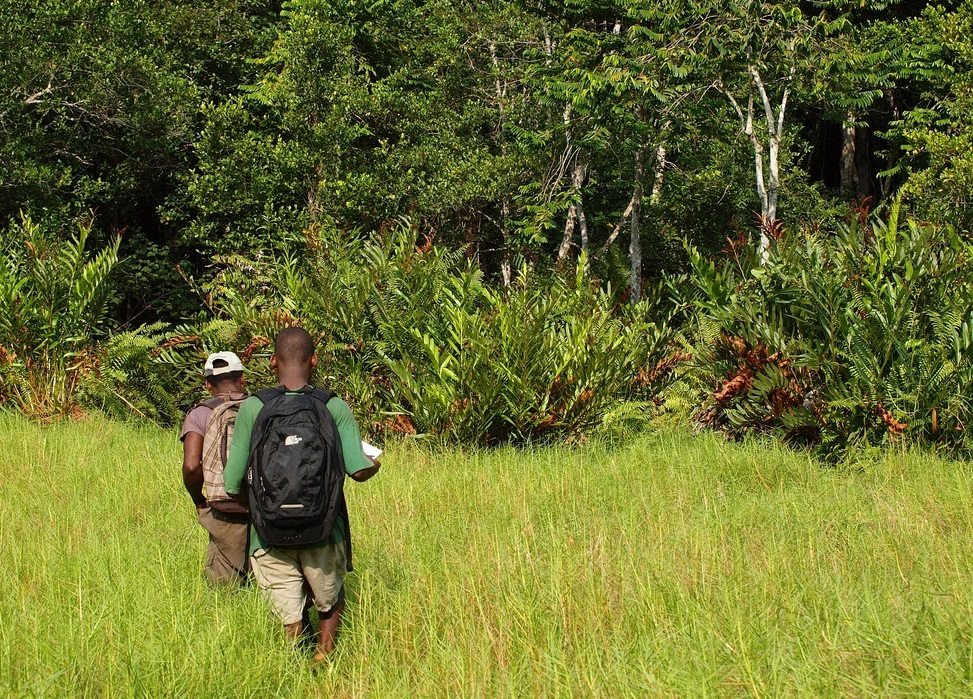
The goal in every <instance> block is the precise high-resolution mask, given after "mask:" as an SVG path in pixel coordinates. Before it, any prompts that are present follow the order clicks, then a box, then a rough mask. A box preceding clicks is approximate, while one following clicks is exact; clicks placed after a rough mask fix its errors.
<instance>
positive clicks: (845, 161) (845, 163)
mask: <svg viewBox="0 0 973 699" xmlns="http://www.w3.org/2000/svg"><path fill="white" fill-rule="evenodd" d="M857 191H858V172H857V168H856V167H855V115H854V114H851V113H848V114H847V115H846V116H845V122H844V123H843V124H842V125H841V193H842V194H843V195H844V196H846V197H853V196H855V194H856V193H857Z"/></svg>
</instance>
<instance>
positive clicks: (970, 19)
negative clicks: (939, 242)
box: [889, 3, 973, 229]
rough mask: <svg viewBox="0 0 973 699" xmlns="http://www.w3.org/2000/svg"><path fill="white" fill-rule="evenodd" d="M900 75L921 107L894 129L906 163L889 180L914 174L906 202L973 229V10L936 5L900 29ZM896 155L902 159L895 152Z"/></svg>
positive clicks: (896, 39) (900, 162)
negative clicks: (916, 92)
mask: <svg viewBox="0 0 973 699" xmlns="http://www.w3.org/2000/svg"><path fill="white" fill-rule="evenodd" d="M899 31H900V34H898V35H896V36H894V37H893V41H894V42H895V44H896V45H898V47H899V50H898V52H897V56H896V57H897V62H898V64H899V65H900V72H901V74H902V75H903V76H905V77H907V78H908V79H910V82H911V83H913V84H914V85H915V88H914V89H917V90H921V91H922V93H923V99H922V101H921V102H920V103H919V104H918V105H917V107H916V108H915V109H912V110H911V111H910V112H909V113H908V114H906V115H904V116H903V118H901V119H899V120H898V121H897V122H895V123H894V124H893V125H892V129H891V137H892V138H893V139H895V140H894V141H893V143H895V144H901V149H902V151H903V152H902V156H903V157H902V159H901V160H897V161H895V164H894V167H892V168H891V169H890V172H889V174H896V173H898V174H908V175H909V178H908V180H907V181H906V182H905V185H904V186H903V193H904V196H905V197H906V200H907V201H908V202H909V203H910V204H911V205H912V206H914V207H915V208H916V209H917V210H918V211H919V212H921V213H922V214H924V215H928V216H931V217H934V218H935V220H944V221H950V222H954V223H955V224H956V225H957V226H959V227H961V228H963V229H967V228H968V227H969V226H970V225H971V224H973V207H971V206H970V194H969V193H970V190H971V189H973V155H971V154H973V117H971V114H973V97H971V95H973V40H971V38H970V37H971V35H973V6H971V5H970V3H959V5H958V7H957V8H956V10H955V11H954V12H951V13H947V12H946V11H945V10H944V9H943V8H941V7H930V8H928V9H927V10H926V12H925V13H924V14H923V16H922V17H921V18H920V19H915V20H913V21H911V22H909V23H908V24H907V25H906V26H904V27H902V28H900V30H899ZM896 155H898V154H896Z"/></svg>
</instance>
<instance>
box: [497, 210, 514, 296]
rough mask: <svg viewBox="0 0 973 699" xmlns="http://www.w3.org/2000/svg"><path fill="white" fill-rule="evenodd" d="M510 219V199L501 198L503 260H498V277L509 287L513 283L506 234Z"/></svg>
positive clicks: (510, 255)
mask: <svg viewBox="0 0 973 699" xmlns="http://www.w3.org/2000/svg"><path fill="white" fill-rule="evenodd" d="M509 217H510V199H509V198H507V197H504V198H503V203H502V204H501V205H500V233H501V235H502V236H503V258H502V259H501V260H500V277H501V278H502V279H503V285H504V286H510V282H511V281H513V266H512V264H511V262H510V260H511V257H512V254H511V251H510V240H509V235H508V233H507V220H508V218H509Z"/></svg>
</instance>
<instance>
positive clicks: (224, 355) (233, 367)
mask: <svg viewBox="0 0 973 699" xmlns="http://www.w3.org/2000/svg"><path fill="white" fill-rule="evenodd" d="M220 360H222V361H224V362H226V366H217V367H214V366H213V364H215V363H216V362H218V361H220ZM234 371H243V362H241V361H240V358H239V357H238V356H236V355H235V354H233V352H214V353H213V354H211V355H210V356H208V357H207V358H206V367H205V368H204V369H203V376H220V375H221V374H231V373H233V372H234Z"/></svg>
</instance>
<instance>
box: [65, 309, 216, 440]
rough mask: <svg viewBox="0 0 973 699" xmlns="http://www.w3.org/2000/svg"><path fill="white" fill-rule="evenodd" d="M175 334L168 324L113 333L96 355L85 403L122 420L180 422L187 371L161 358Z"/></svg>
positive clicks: (81, 396) (86, 377)
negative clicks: (164, 348) (169, 339)
mask: <svg viewBox="0 0 973 699" xmlns="http://www.w3.org/2000/svg"><path fill="white" fill-rule="evenodd" d="M170 336H171V333H170V331H169V326H167V325H165V324H163V323H155V324H152V325H143V326H141V327H139V328H138V329H137V330H131V331H126V332H118V333H114V334H112V335H111V337H109V338H108V339H107V340H105V341H104V342H102V343H101V344H100V345H99V346H98V347H97V348H96V349H95V350H94V352H93V354H92V357H93V359H94V361H93V362H92V363H91V364H90V366H89V367H88V368H87V370H86V371H85V373H84V374H83V376H82V378H81V382H80V385H79V389H78V401H79V403H80V404H81V405H83V406H84V407H88V408H95V409H98V410H100V411H101V412H103V413H105V414H106V415H109V416H111V417H113V418H117V419H122V420H127V419H132V418H136V419H139V420H146V421H151V422H155V423H157V424H160V425H172V424H174V423H175V422H176V421H177V420H178V419H179V417H180V416H181V414H182V410H181V408H183V407H184V405H185V403H186V402H187V401H186V400H184V398H185V396H184V395H183V394H184V390H181V389H184V386H183V385H182V384H183V383H184V382H185V380H186V376H187V374H185V373H182V372H179V371H178V370H177V369H176V367H174V366H173V365H172V364H171V363H168V362H163V361H159V359H158V356H159V353H160V350H159V348H160V346H164V344H165V342H166V339H167V338H168V337H170ZM195 369H196V371H197V372H199V367H198V366H197V367H195Z"/></svg>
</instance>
